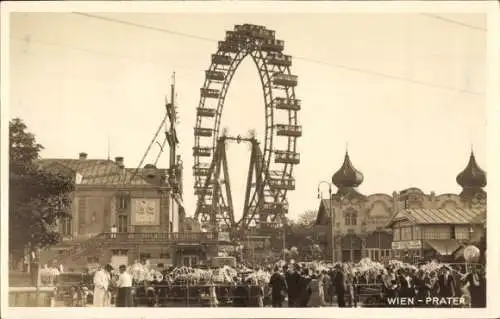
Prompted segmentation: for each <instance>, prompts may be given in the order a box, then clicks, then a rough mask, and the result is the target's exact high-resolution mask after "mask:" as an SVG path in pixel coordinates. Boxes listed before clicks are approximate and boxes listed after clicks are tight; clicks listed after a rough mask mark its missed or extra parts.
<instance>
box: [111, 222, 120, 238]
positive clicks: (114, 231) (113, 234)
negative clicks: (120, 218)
mask: <svg viewBox="0 0 500 319" xmlns="http://www.w3.org/2000/svg"><path fill="white" fill-rule="evenodd" d="M117 232H118V229H117V228H116V225H113V226H111V238H116V233H117Z"/></svg>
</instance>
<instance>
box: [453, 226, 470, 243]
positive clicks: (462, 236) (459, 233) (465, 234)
mask: <svg viewBox="0 0 500 319" xmlns="http://www.w3.org/2000/svg"><path fill="white" fill-rule="evenodd" d="M455 238H456V239H457V240H469V239H470V235H469V227H455Z"/></svg>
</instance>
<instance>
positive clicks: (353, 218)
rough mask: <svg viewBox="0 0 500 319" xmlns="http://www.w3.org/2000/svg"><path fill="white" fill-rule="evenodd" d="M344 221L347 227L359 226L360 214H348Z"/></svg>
mask: <svg viewBox="0 0 500 319" xmlns="http://www.w3.org/2000/svg"><path fill="white" fill-rule="evenodd" d="M344 219H345V224H346V225H347V226H349V225H350V226H355V225H357V224H358V214H357V213H356V212H347V213H346V214H345V216H344Z"/></svg>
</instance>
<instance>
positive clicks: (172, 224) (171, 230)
mask: <svg viewBox="0 0 500 319" xmlns="http://www.w3.org/2000/svg"><path fill="white" fill-rule="evenodd" d="M169 231H170V232H171V233H173V232H174V223H172V222H170V223H169Z"/></svg>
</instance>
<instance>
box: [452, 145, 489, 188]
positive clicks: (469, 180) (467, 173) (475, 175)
mask: <svg viewBox="0 0 500 319" xmlns="http://www.w3.org/2000/svg"><path fill="white" fill-rule="evenodd" d="M457 183H458V185H460V186H462V187H463V188H483V187H485V186H486V172H485V171H483V170H482V169H481V168H480V167H479V165H477V162H476V158H475V156H474V152H471V153H470V158H469V163H468V164H467V166H466V167H465V169H464V170H463V171H462V172H461V173H460V174H458V175H457Z"/></svg>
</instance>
